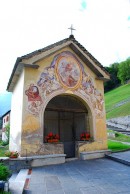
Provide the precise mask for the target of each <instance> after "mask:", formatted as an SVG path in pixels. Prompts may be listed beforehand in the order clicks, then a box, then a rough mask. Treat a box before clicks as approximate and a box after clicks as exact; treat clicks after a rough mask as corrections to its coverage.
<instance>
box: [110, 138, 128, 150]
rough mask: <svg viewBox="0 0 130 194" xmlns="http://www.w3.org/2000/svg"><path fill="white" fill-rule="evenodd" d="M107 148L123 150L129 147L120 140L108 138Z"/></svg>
mask: <svg viewBox="0 0 130 194" xmlns="http://www.w3.org/2000/svg"><path fill="white" fill-rule="evenodd" d="M108 149H110V150H112V151H123V150H127V149H130V145H126V144H123V143H121V142H116V141H112V140H108Z"/></svg>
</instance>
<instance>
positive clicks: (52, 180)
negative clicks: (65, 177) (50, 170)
mask: <svg viewBox="0 0 130 194" xmlns="http://www.w3.org/2000/svg"><path fill="white" fill-rule="evenodd" d="M45 182H46V187H47V190H58V189H61V184H60V181H59V179H58V177H57V176H46V177H45Z"/></svg>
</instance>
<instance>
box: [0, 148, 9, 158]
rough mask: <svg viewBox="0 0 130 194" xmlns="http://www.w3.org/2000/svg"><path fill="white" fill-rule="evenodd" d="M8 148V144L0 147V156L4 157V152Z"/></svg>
mask: <svg viewBox="0 0 130 194" xmlns="http://www.w3.org/2000/svg"><path fill="white" fill-rule="evenodd" d="M7 150H9V145H6V146H4V147H0V157H5V152H6V151H7Z"/></svg>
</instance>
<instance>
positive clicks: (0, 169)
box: [0, 163, 10, 181]
mask: <svg viewBox="0 0 130 194" xmlns="http://www.w3.org/2000/svg"><path fill="white" fill-rule="evenodd" d="M9 175H10V170H9V168H8V167H7V166H5V165H4V164H3V163H0V180H3V181H6V180H7V179H8V177H9Z"/></svg>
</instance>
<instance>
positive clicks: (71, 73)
mask: <svg viewBox="0 0 130 194" xmlns="http://www.w3.org/2000/svg"><path fill="white" fill-rule="evenodd" d="M56 74H57V77H58V79H59V81H60V83H61V84H62V86H63V87H65V88H70V89H76V88H77V87H79V85H80V83H81V79H82V72H81V68H80V64H79V62H78V61H77V60H76V59H75V58H74V57H72V56H60V57H59V58H58V59H57V63H56Z"/></svg>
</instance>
